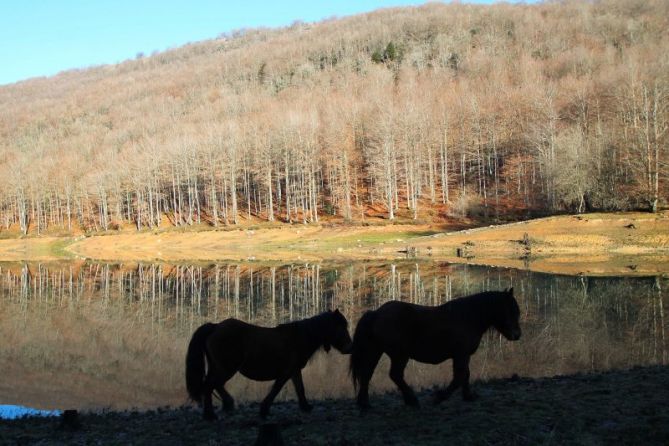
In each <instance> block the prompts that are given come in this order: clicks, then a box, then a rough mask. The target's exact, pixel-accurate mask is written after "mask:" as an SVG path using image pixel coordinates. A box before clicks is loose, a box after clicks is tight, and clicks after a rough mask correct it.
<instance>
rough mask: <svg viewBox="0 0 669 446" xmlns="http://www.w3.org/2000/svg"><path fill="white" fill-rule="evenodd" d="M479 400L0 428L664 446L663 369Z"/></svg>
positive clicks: (88, 438)
mask: <svg viewBox="0 0 669 446" xmlns="http://www.w3.org/2000/svg"><path fill="white" fill-rule="evenodd" d="M474 389H475V391H476V392H478V394H479V395H480V398H479V399H478V400H476V401H474V402H472V403H467V402H464V401H462V400H461V399H460V398H459V394H456V395H455V396H454V397H453V398H452V399H451V400H448V401H446V402H444V403H442V404H441V405H438V406H435V405H433V404H432V403H431V390H425V391H422V392H420V394H419V398H420V400H421V407H420V408H419V409H413V408H407V407H404V405H403V404H402V402H401V399H400V398H399V396H398V395H397V394H395V393H389V394H385V395H377V396H373V397H372V400H371V402H372V404H373V405H374V407H373V409H372V411H371V412H369V413H366V414H364V415H362V416H361V415H360V413H359V412H358V410H357V409H356V407H355V405H354V403H353V401H352V400H348V399H346V400H324V401H315V402H314V406H315V408H314V410H313V412H311V413H309V414H303V413H301V412H299V411H298V409H297V404H296V403H295V402H284V403H277V404H275V405H274V406H273V408H272V413H271V414H270V416H269V418H268V419H267V420H264V421H263V420H261V419H260V418H259V417H258V415H257V412H258V405H257V404H249V405H245V406H241V407H238V408H237V409H236V410H235V412H233V413H231V414H223V413H220V412H219V414H220V417H221V418H220V420H219V421H217V422H213V423H211V422H206V421H203V420H202V419H201V412H200V411H199V410H198V409H197V408H195V407H181V408H164V409H158V410H153V411H148V412H107V413H83V414H80V415H79V421H80V427H79V428H78V429H75V430H71V429H67V428H63V427H61V426H60V423H61V420H60V419H58V418H24V419H19V420H4V421H0V444H2V445H5V444H6V445H15V444H16V445H22V444H40V445H51V444H80V445H84V444H119V445H128V444H133V445H153V444H161V445H180V444H185V445H188V444H193V445H195V444H205V445H214V444H216V445H218V444H220V445H250V444H254V442H255V439H256V437H257V434H258V430H259V427H260V426H261V425H262V424H264V423H275V424H277V425H278V427H279V429H280V432H281V436H282V438H283V441H284V443H285V444H286V445H365V446H373V445H443V444H454V445H461V444H474V445H537V444H570V445H579V444H581V445H604V444H616V445H621V444H630V445H667V444H669V404H667V402H668V401H669V366H652V367H643V368H642V367H638V368H634V369H632V370H625V371H610V372H603V373H595V374H579V375H573V376H557V377H550V378H540V379H530V378H523V377H513V378H510V379H506V380H494V381H489V382H479V383H476V384H475V385H474Z"/></svg>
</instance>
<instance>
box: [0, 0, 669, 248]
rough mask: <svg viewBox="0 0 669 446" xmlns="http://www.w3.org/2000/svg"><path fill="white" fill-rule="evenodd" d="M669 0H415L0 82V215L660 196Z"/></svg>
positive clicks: (378, 208)
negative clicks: (441, 0)
mask: <svg viewBox="0 0 669 446" xmlns="http://www.w3.org/2000/svg"><path fill="white" fill-rule="evenodd" d="M668 54H669V3H668V2H666V1H663V0H649V1H645V0H633V1H629V0H601V1H594V2H586V1H567V2H547V3H539V4H532V5H524V4H518V5H511V4H494V5H488V6H484V5H467V4H429V5H425V6H421V7H408V8H398V9H387V10H380V11H376V12H373V13H369V14H363V15H358V16H353V17H347V18H342V19H332V20H326V21H323V22H320V23H314V24H305V23H296V24H294V25H293V26H290V27H287V28H282V29H270V30H268V29H257V30H244V31H239V32H234V33H230V34H226V35H221V36H219V37H218V38H215V39H212V40H208V41H204V42H198V43H193V44H190V45H186V46H184V47H181V48H177V49H174V50H170V51H166V52H163V53H156V54H153V55H151V56H148V57H139V58H138V59H137V60H132V61H126V62H123V63H120V64H117V65H108V66H100V67H93V68H89V69H83V70H73V71H69V72H65V73H62V74H59V75H57V76H55V77H51V78H42V79H32V80H28V81H25V82H20V83H17V84H13V85H7V86H2V87H0V235H5V234H6V235H9V236H11V235H16V234H19V233H23V234H27V233H37V234H63V233H69V234H77V233H81V232H82V231H84V232H90V233H92V232H97V231H106V230H110V229H115V228H121V227H124V226H125V227H135V228H136V229H138V230H141V229H145V228H159V227H164V226H191V225H198V224H200V225H202V224H205V225H212V226H226V225H236V224H240V223H248V222H254V223H257V222H262V221H282V222H314V223H315V222H320V221H323V220H336V221H339V220H352V221H362V220H363V219H369V218H372V219H373V218H376V219H379V218H383V219H390V220H394V219H397V218H403V219H413V220H415V221H417V222H424V223H434V222H441V221H444V220H445V219H447V218H449V217H456V218H459V217H465V216H473V217H476V218H484V219H491V220H494V221H500V220H507V221H508V220H514V219H516V218H517V217H518V216H519V215H523V216H527V215H528V214H529V215H532V214H534V215H537V214H539V215H546V214H551V213H554V212H561V211H564V210H567V211H581V212H582V211H587V210H593V209H595V210H596V209H601V210H628V209H640V208H643V209H655V210H657V209H659V208H661V207H663V206H664V205H666V202H667V192H668V190H669V185H668V184H667V179H668V178H667V172H668V171H669V169H667V158H668V156H669V149H668V144H669V142H668V141H669V132H668V131H667V128H668V123H669V75H668V73H669V69H668V67H669V58H668V56H667V55H668Z"/></svg>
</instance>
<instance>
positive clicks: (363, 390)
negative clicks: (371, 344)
mask: <svg viewBox="0 0 669 446" xmlns="http://www.w3.org/2000/svg"><path fill="white" fill-rule="evenodd" d="M381 355H383V352H382V351H371V352H369V353H368V354H367V357H365V358H364V361H365V363H364V367H363V368H362V370H361V373H360V380H359V382H358V398H357V404H358V407H359V408H360V410H362V411H365V410H368V409H369V408H370V405H369V382H370V381H371V380H372V375H374V370H375V369H376V366H377V364H378V363H379V359H381Z"/></svg>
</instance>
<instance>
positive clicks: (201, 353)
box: [186, 310, 352, 420]
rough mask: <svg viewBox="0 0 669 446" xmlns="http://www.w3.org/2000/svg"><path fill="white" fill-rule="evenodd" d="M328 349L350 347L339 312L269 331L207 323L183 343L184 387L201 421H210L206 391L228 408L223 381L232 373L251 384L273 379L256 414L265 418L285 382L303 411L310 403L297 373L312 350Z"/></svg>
mask: <svg viewBox="0 0 669 446" xmlns="http://www.w3.org/2000/svg"><path fill="white" fill-rule="evenodd" d="M331 346H333V347H335V348H336V349H337V350H339V351H340V352H342V353H350V350H351V346H352V343H351V337H350V336H349V334H348V321H347V320H346V318H345V317H344V316H343V315H342V314H341V313H340V312H339V310H336V311H327V312H325V313H322V314H319V315H317V316H314V317H312V318H309V319H304V320H301V321H295V322H290V323H287V324H282V325H279V326H278V327H275V328H266V327H258V326H256V325H251V324H247V323H246V322H242V321H239V320H237V319H226V320H224V321H223V322H220V323H218V324H212V323H207V324H204V325H202V326H201V327H200V328H198V329H197V330H195V333H193V337H192V338H191V341H190V344H189V345H188V352H187V353H186V389H187V390H188V395H189V396H190V397H191V399H193V401H197V402H201V403H203V404H204V418H205V419H207V420H215V419H216V414H215V413H214V408H213V406H212V400H211V397H212V393H213V391H214V389H215V390H216V391H217V392H218V394H219V395H220V397H221V400H222V401H223V408H224V409H225V410H232V409H233V408H234V400H233V399H232V397H231V396H230V394H229V393H228V392H227V391H226V390H225V383H226V382H227V381H228V380H229V379H230V378H232V377H233V376H234V375H235V374H236V373H237V372H241V374H242V375H244V376H246V377H247V378H250V379H253V380H256V381H270V380H275V381H274V385H273V386H272V390H270V392H269V394H268V395H267V396H266V397H265V399H264V400H263V401H262V403H261V404H260V415H261V416H262V417H265V416H267V414H268V413H269V408H270V406H271V404H272V401H274V398H275V397H276V395H277V394H278V393H279V391H280V390H281V388H282V387H283V386H284V384H286V381H288V380H289V379H291V380H292V381H293V385H294V386H295V392H296V393H297V397H298V399H299V404H300V409H301V410H303V411H305V412H308V411H310V410H311V405H309V403H308V402H307V399H306V397H305V395H304V384H303V383H302V369H303V368H304V366H305V365H306V364H307V362H308V361H309V359H310V358H311V357H312V356H313V354H314V353H315V352H316V350H318V349H319V348H320V347H323V348H324V349H325V351H326V352H328V351H330V347H331ZM205 357H206V364H207V371H206V373H205Z"/></svg>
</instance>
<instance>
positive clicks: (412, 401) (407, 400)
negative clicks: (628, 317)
mask: <svg viewBox="0 0 669 446" xmlns="http://www.w3.org/2000/svg"><path fill="white" fill-rule="evenodd" d="M404 404H406V405H407V406H409V407H420V403H419V402H418V398H416V395H410V396H405V397H404Z"/></svg>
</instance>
